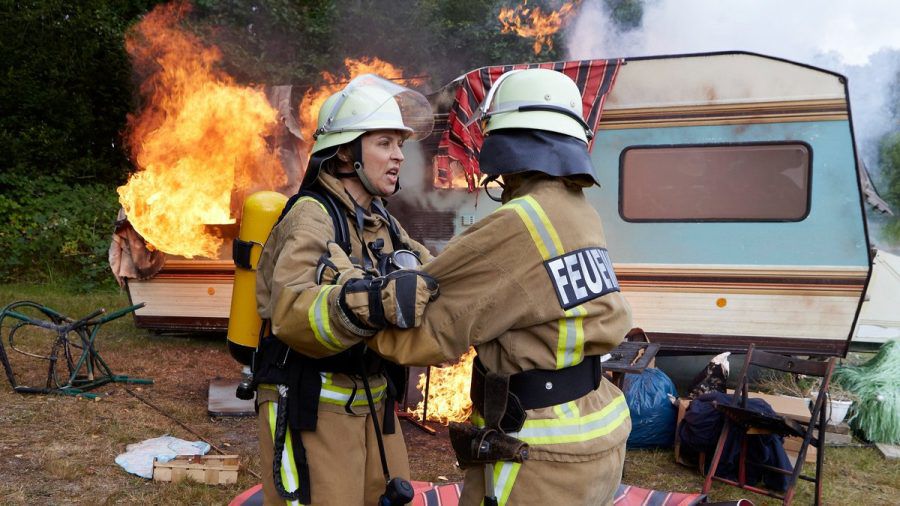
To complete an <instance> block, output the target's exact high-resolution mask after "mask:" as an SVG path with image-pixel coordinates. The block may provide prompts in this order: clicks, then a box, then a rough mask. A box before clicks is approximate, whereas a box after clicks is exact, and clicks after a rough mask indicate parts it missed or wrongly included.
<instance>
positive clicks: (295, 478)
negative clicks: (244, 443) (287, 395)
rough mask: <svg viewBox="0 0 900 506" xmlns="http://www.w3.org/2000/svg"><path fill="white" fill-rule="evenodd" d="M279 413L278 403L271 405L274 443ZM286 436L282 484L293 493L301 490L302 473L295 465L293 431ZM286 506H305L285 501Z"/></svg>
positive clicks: (283, 451) (287, 429)
mask: <svg viewBox="0 0 900 506" xmlns="http://www.w3.org/2000/svg"><path fill="white" fill-rule="evenodd" d="M277 413H278V402H276V401H272V402H270V403H269V433H270V434H271V435H272V441H273V442H274V441H275V419H276V418H277ZM286 431H287V432H286V434H285V436H284V449H282V451H281V484H282V485H284V489H285V490H286V491H288V492H293V491H295V490H297V489H298V488H300V473H298V472H297V466H296V464H295V463H294V445H293V442H292V441H291V429H290V427H288V428H286ZM285 504H289V505H291V506H303V505H301V504H300V502H299V501H285Z"/></svg>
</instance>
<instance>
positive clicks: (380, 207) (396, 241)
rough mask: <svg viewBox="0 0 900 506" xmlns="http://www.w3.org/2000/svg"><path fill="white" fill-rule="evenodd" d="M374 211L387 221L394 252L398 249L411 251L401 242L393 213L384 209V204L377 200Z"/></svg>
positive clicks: (373, 204) (373, 205) (373, 206)
mask: <svg viewBox="0 0 900 506" xmlns="http://www.w3.org/2000/svg"><path fill="white" fill-rule="evenodd" d="M372 209H373V210H374V211H375V212H376V213H378V214H380V215H381V216H382V217H383V218H384V219H385V220H387V222H388V232H389V233H390V234H391V245H392V246H393V248H394V251H397V250H398V249H409V244H406V243H405V242H403V241H401V240H400V228H399V227H398V226H397V222H396V221H395V220H394V217H393V216H391V213H389V212H388V210H387V208H386V207H384V204H382V203H381V202H380V201H378V200H375V201H373V202H372Z"/></svg>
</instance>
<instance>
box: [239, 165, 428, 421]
mask: <svg viewBox="0 0 900 506" xmlns="http://www.w3.org/2000/svg"><path fill="white" fill-rule="evenodd" d="M319 181H320V182H321V183H322V185H323V186H324V187H325V188H326V189H327V190H328V191H329V192H330V193H331V194H332V195H333V196H335V197H336V198H337V200H338V201H339V202H340V203H341V204H342V207H343V208H344V209H345V210H346V212H347V218H348V220H350V221H349V229H350V244H351V249H352V251H351V254H350V257H351V259H352V260H353V262H354V263H355V264H356V263H360V264H361V261H360V259H361V258H363V247H364V246H363V242H362V241H365V243H366V244H368V243H370V242H372V241H374V240H375V239H378V238H381V239H383V240H384V250H383V252H385V253H389V252H391V251H393V246H392V244H391V238H390V233H389V229H388V223H387V221H386V220H385V219H384V218H383V217H382V216H381V215H379V214H377V213H374V212H373V213H370V214H369V215H367V216H366V217H365V222H364V227H363V230H362V233H361V236H362V240H360V234H358V233H357V230H356V218H355V213H354V207H353V202H352V201H351V200H350V197H349V196H348V195H347V193H346V192H345V191H344V189H343V186H342V185H341V183H340V181H338V180H337V179H336V178H334V177H333V176H331V175H329V174H327V173H325V172H322V173H320V174H319ZM398 229H399V233H400V239H401V240H402V241H404V242H406V243H407V244H408V245H409V247H410V249H411V250H412V251H414V252H416V253H418V254H419V255H420V258H421V259H422V261H423V262H427V261H428V260H430V259H431V254H430V253H429V252H428V250H427V249H426V248H425V247H424V246H422V245H421V244H419V243H417V242H416V241H414V240H412V239H410V237H409V235H408V234H407V233H406V231H405V230H403V228H402V227H400V226H399V224H398ZM334 238H335V231H334V224H333V222H332V219H331V217H330V216H329V214H328V211H327V210H326V209H325V208H324V207H323V206H322V205H321V204H320V203H319V202H318V201H316V200H315V199H313V198H311V197H304V198H301V199H299V200H298V201H297V202H296V203H295V204H294V206H293V207H292V208H291V209H290V211H289V212H288V213H287V215H286V216H285V217H284V219H283V220H281V222H280V223H278V224H277V225H276V226H275V227H274V228H273V229H272V232H271V233H270V234H269V238H268V240H267V241H266V245H265V247H264V248H263V251H262V254H261V255H260V259H259V264H258V265H259V267H258V270H257V273H256V304H257V310H258V311H259V315H260V317H262V318H263V319H269V320H270V321H271V324H272V332H273V333H274V334H275V335H276V336H278V338H279V339H281V340H282V341H283V342H284V343H286V344H287V345H288V346H290V347H291V348H293V349H294V350H296V351H298V352H300V353H302V354H304V355H307V356H310V357H314V358H321V357H326V356H330V355H334V354H336V353H339V352H341V351H344V350H346V349H347V348H349V347H351V346H353V345H354V344H357V343H359V342H360V341H361V339H360V338H359V337H358V336H356V335H355V334H352V333H350V332H349V331H347V329H346V328H345V327H344V326H343V325H342V323H341V319H340V318H338V317H337V316H336V313H333V312H332V309H334V308H336V307H337V299H338V295H339V292H340V288H339V287H337V286H336V285H316V282H315V275H316V267H317V265H318V261H319V258H320V257H321V256H322V254H324V253H325V252H327V251H328V247H327V243H328V241H333V240H334ZM368 254H369V256H370V258H371V257H372V253H371V252H369V253H368ZM372 260H373V261H374V260H375V259H374V258H372ZM355 386H356V385H355V384H354V383H353V381H352V380H350V379H349V378H347V377H346V376H345V375H342V374H333V375H332V374H331V373H327V374H326V375H325V378H323V385H322V397H321V398H320V400H322V401H325V402H324V404H327V405H328V406H330V407H331V408H332V409H333V410H336V411H340V412H344V410H343V406H344V404H345V403H346V401H347V399H348V397H349V396H350V395H353V394H352V392H354V391H356V390H355V389H354V387H355ZM372 388H373V393H374V394H375V397H376V400H377V399H380V398H382V397H383V394H384V380H383V379H381V380H380V381H375V382H373V384H372ZM260 392H261V393H262V392H263V390H261V391H260ZM260 400H261V401H264V400H271V399H262V398H261V399H260ZM352 404H353V405H354V406H360V407H362V408H364V409H361V410H360V411H363V412H365V411H368V409H367V408H365V404H366V399H365V395H364V394H363V393H362V389H361V388H360V389H359V390H358V391H356V396H355V398H354V400H353V402H352Z"/></svg>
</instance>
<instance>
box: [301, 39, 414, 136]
mask: <svg viewBox="0 0 900 506" xmlns="http://www.w3.org/2000/svg"><path fill="white" fill-rule="evenodd" d="M344 67H345V69H344V73H343V74H342V75H335V74H332V73H330V72H322V79H323V80H324V81H325V84H323V85H322V86H320V87H319V88H316V89H310V90H309V91H307V92H306V94H305V95H304V96H303V101H302V102H301V103H300V112H299V114H298V117H299V118H300V124H301V125H302V129H303V138H304V139H307V140H308V141H309V142H312V138H313V137H312V134H313V132H314V131H315V129H316V120H317V116H318V114H319V108H320V107H321V106H322V104H323V103H324V102H325V100H327V99H328V97H330V96H331V95H332V94H334V93H337V92H338V91H340V90H341V89H342V88H343V87H344V86H345V85H346V84H347V82H348V81H350V80H351V79H353V78H354V77H356V76H358V75H360V74H377V75H379V76H381V77H383V78H385V79H394V80H398V79H399V80H401V81H405V82H406V83H407V84H409V85H417V84H421V82H422V79H417V78H411V77H404V75H403V69H401V68H399V67H396V66H394V65H392V64H390V63H388V62H386V61H384V60H382V59H380V58H376V57H372V58H368V57H362V58H360V59H358V60H357V59H353V58H346V59H345V60H344ZM347 76H349V77H347Z"/></svg>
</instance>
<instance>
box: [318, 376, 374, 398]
mask: <svg viewBox="0 0 900 506" xmlns="http://www.w3.org/2000/svg"><path fill="white" fill-rule="evenodd" d="M319 376H320V377H321V379H322V391H321V393H320V394H319V401H321V402H327V403H328V404H337V405H339V406H346V405H347V401H349V400H350V398H351V397H352V398H353V402H351V403H350V405H351V406H365V405H366V404H368V403H369V401H368V399H366V391H365V390H364V389H363V388H362V385H360V387H359V388H358V389H357V390H356V394H355V395H354V393H353V389H352V388H345V387H339V386H337V385H335V384H334V383H332V373H329V372H323V373H319ZM386 392H387V385H386V384H384V385H379V386H377V387H374V388H372V400H373V401H374V402H375V403H376V404H377V403H379V402H381V400H382V399H384V397H385V394H386Z"/></svg>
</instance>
